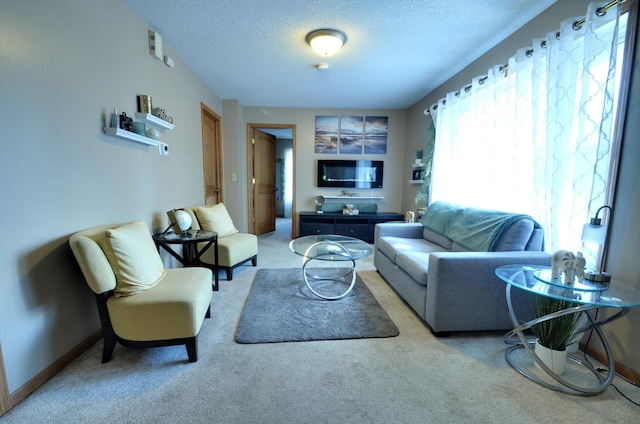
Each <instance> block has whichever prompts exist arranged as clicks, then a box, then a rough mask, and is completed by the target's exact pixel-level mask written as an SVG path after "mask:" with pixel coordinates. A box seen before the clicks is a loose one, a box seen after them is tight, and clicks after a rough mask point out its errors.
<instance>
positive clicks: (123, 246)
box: [69, 221, 212, 363]
mask: <svg viewBox="0 0 640 424" xmlns="http://www.w3.org/2000/svg"><path fill="white" fill-rule="evenodd" d="M69 244H70V246H71V249H72V250H73V253H74V255H75V257H76V260H77V261H78V264H79V265H80V269H81V270H82V273H83V274H84V277H85V279H86V281H87V284H88V285H89V287H90V288H91V290H93V292H94V293H95V295H96V301H97V304H98V312H99V315H100V323H101V325H102V334H103V336H104V349H103V352H102V362H103V363H104V362H109V360H110V359H111V355H112V353H113V349H114V347H115V344H116V341H117V342H119V343H121V344H122V345H125V346H131V347H156V346H172V345H181V344H183V345H185V347H186V349H187V354H188V357H189V362H196V361H197V360H198V344H197V342H198V333H199V332H200V327H201V326H202V323H203V321H204V318H205V317H209V316H210V314H211V310H210V305H211V296H212V293H211V278H212V273H211V270H209V269H207V268H202V267H200V268H178V269H166V270H165V269H164V265H163V264H162V260H161V259H160V255H159V254H158V251H157V250H156V247H155V244H154V242H153V239H152V238H151V234H150V233H149V229H148V228H147V225H146V223H144V222H142V221H136V222H131V223H127V224H122V225H118V226H102V227H95V228H91V229H88V230H84V231H81V232H79V233H76V234H74V235H72V236H71V238H70V239H69Z"/></svg>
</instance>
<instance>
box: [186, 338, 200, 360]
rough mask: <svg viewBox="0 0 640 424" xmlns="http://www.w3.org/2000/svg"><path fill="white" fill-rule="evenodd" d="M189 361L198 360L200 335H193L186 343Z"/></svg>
mask: <svg viewBox="0 0 640 424" xmlns="http://www.w3.org/2000/svg"><path fill="white" fill-rule="evenodd" d="M185 347H186V348H187V355H188V356H189V362H198V336H195V337H192V338H190V339H189V340H187V342H186V343H185Z"/></svg>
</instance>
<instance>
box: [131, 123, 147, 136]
mask: <svg viewBox="0 0 640 424" xmlns="http://www.w3.org/2000/svg"><path fill="white" fill-rule="evenodd" d="M131 129H132V130H133V132H134V133H136V134H140V135H141V136H143V137H146V136H147V126H146V125H145V123H144V122H139V121H135V122H132V123H131Z"/></svg>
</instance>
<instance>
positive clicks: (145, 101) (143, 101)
mask: <svg viewBox="0 0 640 424" xmlns="http://www.w3.org/2000/svg"><path fill="white" fill-rule="evenodd" d="M152 110H153V106H152V105H151V96H147V95H146V94H140V95H138V112H141V113H151V111H152Z"/></svg>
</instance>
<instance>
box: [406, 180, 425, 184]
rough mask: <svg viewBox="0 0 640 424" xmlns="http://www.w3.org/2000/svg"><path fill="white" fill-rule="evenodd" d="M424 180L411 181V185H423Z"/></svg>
mask: <svg viewBox="0 0 640 424" xmlns="http://www.w3.org/2000/svg"><path fill="white" fill-rule="evenodd" d="M423 181H424V180H409V184H422V182H423Z"/></svg>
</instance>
